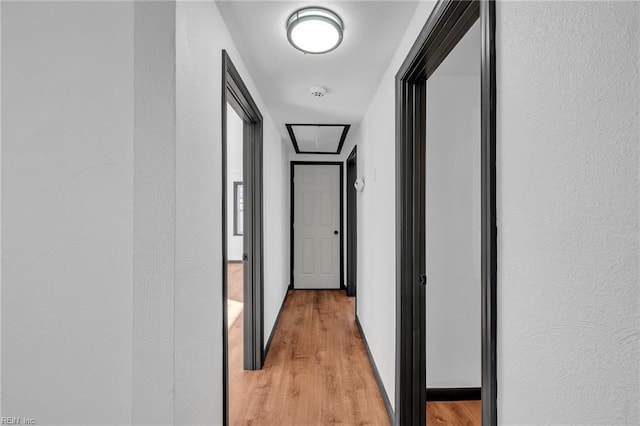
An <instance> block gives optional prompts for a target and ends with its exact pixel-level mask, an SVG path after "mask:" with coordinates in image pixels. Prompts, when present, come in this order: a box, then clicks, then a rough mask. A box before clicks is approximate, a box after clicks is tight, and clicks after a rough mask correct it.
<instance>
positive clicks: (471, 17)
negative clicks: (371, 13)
mask: <svg viewBox="0 0 640 426" xmlns="http://www.w3.org/2000/svg"><path fill="white" fill-rule="evenodd" d="M478 21H479V32H480V34H481V38H480V41H479V42H478V48H477V49H476V50H475V51H473V52H472V53H471V54H473V55H477V56H478V57H479V58H480V60H479V68H480V70H479V71H480V75H479V76H478V79H477V81H476V84H477V83H479V84H477V87H476V88H475V89H471V90H476V91H477V93H475V94H474V95H475V96H479V102H478V105H479V110H477V108H476V111H472V109H473V107H472V106H471V105H469V104H468V103H465V108H467V109H468V110H469V112H470V114H472V115H473V114H477V115H476V116H475V117H476V119H477V120H476V127H477V128H474V129H473V131H472V132H471V133H469V134H467V135H466V138H462V139H460V137H459V136H460V135H457V136H456V138H457V139H460V140H465V142H466V143H467V144H466V145H464V146H458V147H456V149H458V152H457V153H450V154H451V155H455V158H456V161H459V160H460V158H461V156H464V157H465V158H468V159H469V164H465V165H464V167H463V168H461V169H460V170H461V171H462V172H461V174H460V176H457V175H455V173H454V174H451V170H446V168H445V169H443V170H442V173H444V175H443V176H445V175H446V174H447V173H449V174H450V175H449V176H448V177H447V176H445V177H447V178H448V179H457V180H459V181H460V182H464V183H465V185H459V186H460V187H462V186H464V191H462V190H461V191H459V192H458V194H457V195H456V196H457V197H458V201H459V200H460V199H463V202H464V203H465V205H466V206H467V207H468V208H466V210H467V211H464V209H463V208H462V206H461V205H457V206H455V207H454V213H460V212H461V211H463V213H464V214H465V215H466V216H465V217H464V218H462V219H461V220H464V222H465V223H466V224H467V225H468V227H467V230H466V231H465V233H464V234H463V235H462V237H461V238H459V239H458V241H457V243H460V241H462V242H463V243H464V244H465V245H466V246H467V247H471V248H473V247H475V251H474V250H469V253H468V259H466V260H465V262H466V264H467V266H469V269H470V271H471V272H470V275H471V277H470V278H469V277H467V278H466V279H467V281H469V282H470V283H471V285H474V283H475V285H478V286H479V288H475V291H477V292H478V294H479V296H478V297H477V298H476V299H475V300H476V303H477V306H479V315H478V318H475V317H474V318H471V320H472V321H475V322H476V323H477V322H478V321H479V322H480V324H481V327H480V330H479V334H480V336H479V338H480V345H479V346H480V363H479V364H480V365H479V366H478V367H479V368H480V371H479V374H478V377H479V378H480V395H481V399H482V401H481V409H482V414H481V417H482V424H483V425H496V424H497V402H496V400H497V398H496V396H497V380H496V377H497V365H496V311H497V310H496V288H497V285H496V282H497V278H496V276H497V265H496V253H497V249H496V247H497V243H496V235H497V234H496V215H495V212H496V169H495V167H496V166H495V117H496V108H495V87H496V85H495V40H494V36H495V3H494V2H493V1H491V0H475V1H464V2H460V1H455V0H441V1H439V2H438V3H437V4H436V6H435V8H434V11H433V12H432V14H431V16H430V17H429V19H428V21H427V23H426V24H425V26H424V28H423V30H422V32H421V33H420V35H419V36H418V39H417V40H416V42H415V44H414V46H413V47H412V49H411V51H410V52H409V55H408V56H407V58H406V59H405V61H404V63H403V65H402V66H401V68H400V70H399V71H398V73H397V75H396V114H397V115H396V116H397V122H396V126H397V127H396V173H397V180H396V183H397V199H396V231H397V233H396V235H397V241H396V247H397V248H396V256H397V257H396V260H397V263H396V286H397V287H396V288H397V292H396V294H397V302H396V303H397V309H396V315H397V325H396V326H397V330H396V411H395V420H396V424H411V425H424V424H425V423H426V422H427V418H426V410H425V403H426V402H427V399H428V398H427V396H428V392H427V378H428V377H429V376H430V373H429V370H428V367H429V366H430V362H431V361H433V356H434V355H433V352H432V349H434V348H433V347H430V348H429V351H427V347H426V345H427V336H428V332H427V328H428V325H427V320H428V319H429V318H430V316H431V315H432V314H435V312H433V310H434V307H433V306H432V305H431V304H430V303H427V300H426V296H427V294H429V295H430V296H431V297H437V291H438V289H436V288H433V289H432V288H431V287H430V286H431V285H432V284H434V285H437V282H438V280H439V278H442V271H438V267H437V266H434V265H435V264H437V262H436V260H437V259H436V258H433V257H432V256H433V254H434V250H441V252H444V251H445V250H446V248H445V247H443V246H442V241H446V238H447V237H448V236H446V235H445V236H443V237H442V240H441V241H440V243H441V245H440V247H436V245H437V244H438V230H437V227H434V225H436V224H437V219H438V217H439V218H440V223H439V225H442V223H444V222H443V221H445V220H446V221H451V220H452V218H451V214H450V213H451V211H450V212H449V215H448V216H447V215H446V214H445V213H446V211H444V210H443V211H440V212H438V211H437V208H438V207H442V203H446V202H448V201H447V198H446V197H447V196H449V195H450V194H443V197H441V199H438V197H437V195H438V194H437V191H438V188H437V186H434V185H437V182H436V183H435V184H434V183H433V182H431V181H430V179H441V178H442V177H443V176H436V175H437V173H438V169H437V166H436V165H434V164H435V163H433V162H430V161H429V160H428V156H429V155H433V154H434V153H433V152H431V150H432V149H437V148H438V146H439V145H438V142H437V139H438V136H437V132H438V129H437V126H436V125H435V124H437V123H435V122H434V120H438V118H437V117H435V116H432V111H430V109H434V108H435V106H434V102H436V103H438V108H439V109H440V108H442V105H443V104H442V99H445V98H448V99H450V98H451V92H449V93H445V95H446V96H444V97H440V100H439V97H438V94H439V92H443V91H444V92H446V91H447V90H453V88H457V90H460V85H461V84H460V82H458V84H456V83H455V82H454V83H453V85H451V84H450V85H449V88H448V89H447V85H446V84H442V82H438V79H437V77H438V74H434V73H438V68H439V67H440V66H441V65H442V64H443V62H445V61H446V60H447V57H448V56H449V55H450V54H451V53H452V51H454V49H455V48H456V46H457V45H458V44H459V43H460V41H461V40H463V39H464V38H465V36H466V35H467V34H468V33H469V30H471V29H472V28H473V27H474V24H476V22H478ZM462 56H464V55H462ZM462 59H463V62H464V59H465V58H464V57H463V58H462ZM434 75H435V77H434ZM432 77H434V78H433V79H432ZM449 83H450V82H449ZM462 86H464V85H462ZM443 88H444V89H443ZM465 94H468V93H466V91H465ZM463 102H467V101H466V100H464V101H463ZM449 118H450V120H451V121H453V122H455V123H457V124H460V123H462V121H461V120H465V123H466V125H467V126H469V125H471V126H474V124H473V117H471V116H469V117H465V118H461V117H460V116H459V115H452V116H451V117H449ZM452 128H453V126H450V128H449V129H445V130H442V129H440V130H441V132H442V133H446V131H447V130H448V131H449V132H451V131H452ZM458 130H459V129H455V130H454V131H458ZM434 132H436V133H434ZM469 135H472V136H473V138H471V140H469ZM446 139H447V140H448V141H449V142H450V143H451V144H452V143H453V142H452V140H453V139H452V138H451V135H448V136H447V137H446ZM430 144H431V145H430ZM474 144H475V145H474ZM440 146H441V147H443V146H444V148H443V149H450V150H451V149H453V148H454V147H453V146H452V145H449V146H446V145H442V144H440ZM475 149H477V152H474V150H475ZM441 154H442V153H439V154H438V158H440V157H441ZM474 160H475V161H476V164H475V165H474V164H473V161H474ZM452 167H453V166H452ZM474 167H476V169H475V170H474ZM450 168H451V167H450ZM474 176H475V177H476V178H477V179H476V180H477V188H476V187H475V186H474V179H473V177H474ZM432 184H433V185H432ZM440 190H442V188H440ZM478 193H479V194H478ZM465 194H466V195H465ZM474 200H477V204H478V205H474V202H475V201H474ZM454 201H455V200H454ZM435 202H438V203H440V205H439V206H433V205H430V204H429V203H435ZM449 207H451V206H449ZM434 209H435V210H434ZM474 223H475V224H476V227H475V228H474V226H473V224H474ZM427 241H428V242H427ZM449 241H450V240H449ZM454 245H455V244H454ZM440 254H442V253H440ZM427 256H429V261H428V260H427ZM474 261H475V262H476V263H477V264H474ZM457 266H458V267H459V266H460V265H457ZM452 270H453V269H452V268H449V269H448V273H445V274H444V275H445V277H444V278H445V279H441V281H451V280H452V279H454V277H453V275H454V273H453V272H452ZM456 272H457V271H456ZM432 273H433V275H432ZM438 274H440V275H438ZM447 274H448V275H447ZM474 276H475V280H474ZM432 281H435V283H432ZM478 281H479V282H478ZM445 285H446V284H445ZM432 290H433V291H432ZM446 290H450V288H447V289H446ZM429 302H431V301H429ZM435 302H436V303H437V301H435ZM427 309H430V311H429V312H428V313H427ZM431 320H432V321H431V322H434V321H433V318H431ZM449 326H453V327H454V328H455V329H460V327H458V326H456V325H455V324H449ZM431 337H432V336H431ZM440 343H441V342H440ZM429 344H430V345H431V346H433V344H434V343H433V341H430V342H429ZM435 349H437V348H435ZM428 353H429V354H431V355H430V356H431V357H432V359H431V360H429V361H428V360H427V354H428ZM476 373H478V372H476ZM478 377H475V379H477V378H478ZM475 379H474V380H475ZM449 390H451V391H453V392H454V393H455V392H457V393H458V396H457V398H460V399H462V398H464V399H467V398H468V397H470V396H473V395H472V394H473V393H477V392H476V390H477V389H474V388H466V387H465V388H462V389H460V388H449ZM434 391H435V392H434ZM465 392H466V396H464V395H462V394H464V393H465ZM444 393H446V391H445V392H444ZM442 394H443V392H442V388H434V389H433V390H432V392H431V396H432V397H433V396H434V395H435V396H438V395H439V397H440V398H442Z"/></svg>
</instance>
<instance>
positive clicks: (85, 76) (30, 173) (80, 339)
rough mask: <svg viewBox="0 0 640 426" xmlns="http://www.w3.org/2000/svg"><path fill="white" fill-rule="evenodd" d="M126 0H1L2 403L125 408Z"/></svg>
mask: <svg viewBox="0 0 640 426" xmlns="http://www.w3.org/2000/svg"><path fill="white" fill-rule="evenodd" d="M133 28H134V25H133V4H132V3H82V2H68V3H57V2H42V3H30V2H20V3H17V2H16V3H10V2H3V3H2V38H3V40H2V113H3V116H2V118H3V121H2V204H3V210H2V230H3V235H2V237H3V239H2V278H3V280H2V309H1V311H2V341H3V342H2V343H3V346H2V373H3V376H2V398H3V401H2V409H3V411H2V415H3V416H27V417H31V418H34V419H35V420H36V421H37V423H38V424H40V425H44V424H63V425H72V424H79V425H87V424H96V423H102V424H112V425H116V424H126V423H130V421H131V382H132V365H131V364H132V363H131V353H132V330H131V324H132V291H133V288H132V286H133V265H132V257H133V226H134V218H133V192H134V185H133V181H134V173H133V172H134V171H133V162H134V159H133V135H134V118H133V116H134V114H133V111H134V109H133V108H134V93H133V57H134V45H133Z"/></svg>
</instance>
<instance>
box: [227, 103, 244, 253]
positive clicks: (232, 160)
mask: <svg viewBox="0 0 640 426" xmlns="http://www.w3.org/2000/svg"><path fill="white" fill-rule="evenodd" d="M242 126H243V121H242V119H241V118H240V117H239V116H238V113H236V112H235V111H234V110H233V108H232V107H231V106H230V105H229V104H227V260H240V261H241V260H242V254H243V250H242V249H243V247H244V244H243V237H242V235H233V223H234V218H233V215H234V205H235V199H234V191H233V184H234V182H242V180H243V176H242V153H243V145H242Z"/></svg>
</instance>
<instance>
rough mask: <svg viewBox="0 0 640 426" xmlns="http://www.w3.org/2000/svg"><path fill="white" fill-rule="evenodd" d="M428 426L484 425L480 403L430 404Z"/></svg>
mask: <svg viewBox="0 0 640 426" xmlns="http://www.w3.org/2000/svg"><path fill="white" fill-rule="evenodd" d="M427 425H429V426H432V425H469V426H476V425H477V426H481V425H482V403H481V402H480V401H453V402H428V403H427Z"/></svg>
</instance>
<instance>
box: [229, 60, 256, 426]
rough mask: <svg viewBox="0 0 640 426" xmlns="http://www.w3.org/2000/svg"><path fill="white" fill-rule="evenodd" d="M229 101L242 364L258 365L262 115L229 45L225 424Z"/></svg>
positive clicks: (246, 366)
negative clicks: (236, 138)
mask: <svg viewBox="0 0 640 426" xmlns="http://www.w3.org/2000/svg"><path fill="white" fill-rule="evenodd" d="M227 103H228V104H229V105H231V107H232V108H233V109H234V111H236V112H237V113H238V115H239V116H240V118H242V121H243V122H244V125H243V132H242V134H243V137H242V145H243V148H242V149H243V170H242V173H243V184H244V185H243V191H244V200H243V201H244V217H243V220H244V228H243V242H244V254H243V265H244V273H243V276H244V282H243V303H244V309H243V321H244V323H243V324H244V327H243V329H244V336H243V337H244V338H243V341H244V351H243V352H244V368H245V370H260V369H261V368H262V365H263V362H264V326H263V322H264V310H263V305H264V294H263V293H264V272H263V258H262V253H263V252H264V250H263V219H262V218H263V213H262V212H263V202H262V201H263V200H262V114H261V113H260V110H259V109H258V106H257V105H256V104H255V102H254V101H253V98H252V97H251V94H250V93H249V90H247V87H246V86H245V84H244V82H243V81H242V78H241V77H240V74H239V73H238V71H237V69H236V67H235V66H234V65H233V62H231V58H229V55H228V54H227V52H226V50H223V51H222V280H223V281H222V318H223V319H222V335H223V355H222V363H223V388H224V404H223V418H224V424H225V425H226V424H229V377H228V374H229V371H228V369H229V359H228V356H229V355H228V350H229V334H228V330H227V326H228V324H227V164H226V163H227Z"/></svg>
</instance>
